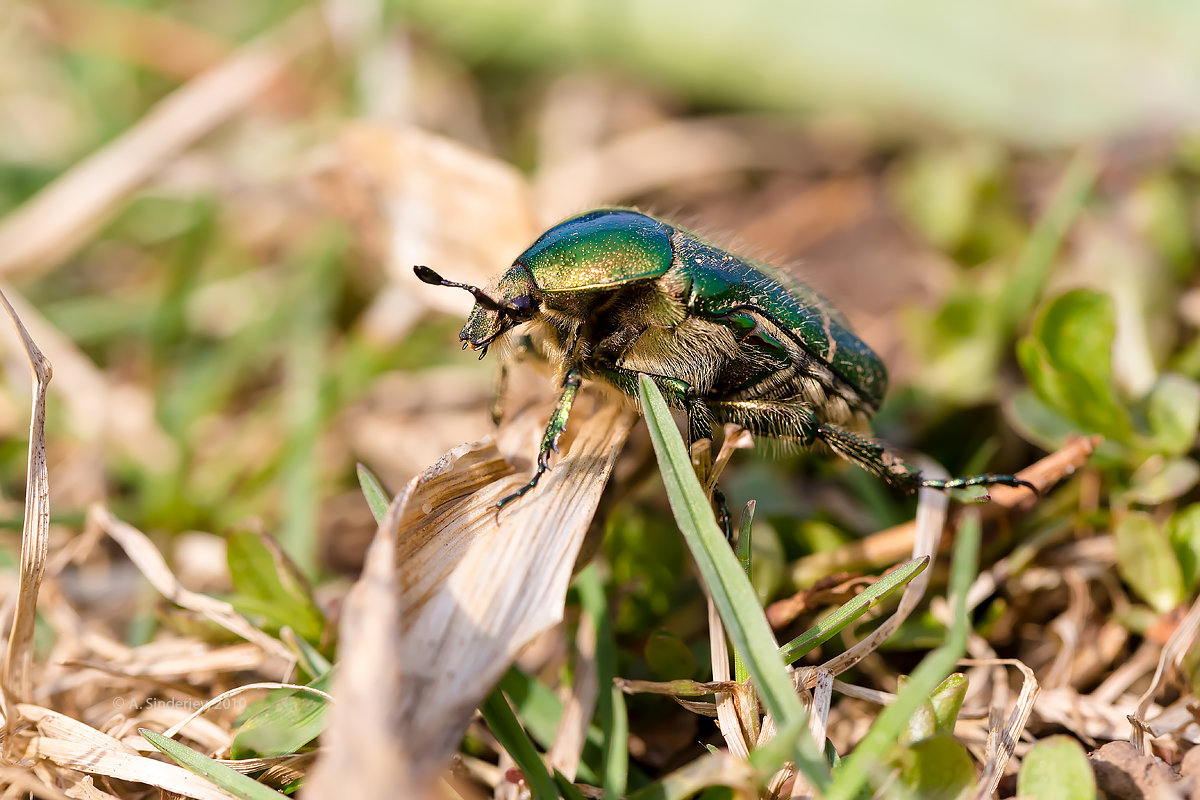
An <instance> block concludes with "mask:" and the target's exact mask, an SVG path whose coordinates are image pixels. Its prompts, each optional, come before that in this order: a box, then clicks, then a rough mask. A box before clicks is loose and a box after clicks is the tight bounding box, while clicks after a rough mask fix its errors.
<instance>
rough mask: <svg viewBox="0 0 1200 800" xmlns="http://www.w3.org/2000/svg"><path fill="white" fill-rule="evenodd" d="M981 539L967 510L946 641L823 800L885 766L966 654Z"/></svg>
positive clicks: (842, 795)
mask: <svg viewBox="0 0 1200 800" xmlns="http://www.w3.org/2000/svg"><path fill="white" fill-rule="evenodd" d="M979 540H980V522H979V512H978V511H977V510H974V509H970V510H968V511H967V512H966V513H964V514H963V516H962V522H961V524H960V525H959V529H958V536H957V541H956V542H955V546H954V558H953V561H952V563H951V565H950V587H949V596H950V598H951V604H952V607H953V609H954V621H953V624H952V625H951V626H950V629H949V630H948V631H947V633H946V641H945V643H944V644H942V646H941V647H938V648H937V649H936V650H934V651H933V652H931V653H930V654H929V655H928V656H926V657H925V658H924V659H923V660H922V661H921V663H920V664H918V665H917V668H916V669H915V670H913V672H912V674H911V675H910V676H909V678H908V682H907V683H906V684H905V686H904V688H903V689H902V690H901V691H900V693H899V694H898V695H897V696H896V700H895V702H893V703H892V704H891V705H889V706H887V707H886V708H884V709H883V710H882V711H881V712H880V713H879V716H878V717H876V718H875V722H874V723H873V724H872V725H871V728H870V729H869V730H868V731H867V734H866V736H864V737H863V738H862V741H860V742H859V743H858V746H857V747H855V748H854V750H853V752H851V753H850V754H849V755H848V756H846V758H844V759H843V760H842V763H841V765H840V766H839V768H838V771H837V774H836V775H835V776H834V780H833V785H832V786H830V787H829V791H828V793H827V794H826V800H853V798H856V797H858V796H859V792H860V791H861V789H862V787H863V784H864V783H865V782H866V781H867V779H868V778H869V777H871V775H872V774H874V773H875V772H876V771H877V770H878V767H879V765H880V764H882V763H884V758H885V756H886V754H887V751H888V750H889V749H891V748H892V747H893V746H895V744H896V742H897V740H898V739H899V736H900V733H901V732H902V731H903V730H904V727H905V725H906V724H907V723H908V720H909V719H910V718H911V717H912V715H913V714H914V713H915V712H916V711H917V709H918V708H919V707H920V706H921V705H922V704H923V703H924V702H926V700H927V699H928V698H929V696H930V695H931V694H932V693H933V691H934V689H936V688H937V686H938V684H939V683H941V682H942V681H943V680H945V678H946V676H948V675H949V674H950V673H951V672H952V671H953V669H954V666H955V664H956V663H957V662H958V659H960V658H962V656H963V653H965V652H966V649H967V632H968V621H967V591H968V590H969V589H970V588H971V581H972V580H973V579H974V577H975V572H976V569H977V563H978V559H979Z"/></svg>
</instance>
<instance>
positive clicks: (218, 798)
mask: <svg viewBox="0 0 1200 800" xmlns="http://www.w3.org/2000/svg"><path fill="white" fill-rule="evenodd" d="M17 713H18V714H19V715H20V717H21V719H22V720H26V721H28V722H32V723H34V724H35V725H37V728H38V733H39V734H40V735H39V736H35V737H32V738H31V739H30V741H29V744H28V746H27V748H26V751H25V754H24V757H25V758H27V759H46V760H48V761H51V762H53V763H55V764H58V765H59V766H62V767H67V768H69V769H73V770H78V771H80V772H86V773H88V774H90V775H105V776H107V777H109V778H116V779H118V780H125V781H134V782H136V783H143V784H146V785H149V786H155V787H157V788H159V789H161V790H163V791H165V792H174V793H175V794H178V795H182V796H184V797H191V798H195V800H230V798H232V797H233V795H230V794H228V793H227V792H225V791H223V790H221V789H218V788H217V787H215V786H213V785H212V784H211V783H209V782H208V781H207V780H205V779H204V778H201V777H200V776H199V775H194V774H192V773H191V772H188V771H187V770H185V769H183V768H182V767H177V766H175V765H174V764H165V763H163V762H162V761H157V760H155V759H153V758H147V757H145V756H142V755H140V754H138V753H137V752H136V751H135V750H134V749H133V748H131V747H129V746H128V745H127V744H125V743H124V742H122V741H120V740H119V739H114V738H113V737H111V736H108V735H106V734H103V733H101V732H100V731H98V730H96V729H95V728H92V727H90V726H88V725H85V724H83V723H82V722H79V721H77V720H74V719H71V718H70V717H68V716H66V715H63V714H58V713H56V712H54V711H51V710H49V709H46V708H42V707H40V706H33V705H28V704H22V705H19V706H17Z"/></svg>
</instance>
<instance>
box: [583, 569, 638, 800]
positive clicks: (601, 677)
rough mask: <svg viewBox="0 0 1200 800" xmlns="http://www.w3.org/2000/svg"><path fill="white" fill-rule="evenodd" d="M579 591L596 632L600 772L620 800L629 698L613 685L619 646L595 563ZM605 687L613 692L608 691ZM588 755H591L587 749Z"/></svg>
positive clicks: (606, 788) (625, 773) (625, 771)
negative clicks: (626, 713)
mask: <svg viewBox="0 0 1200 800" xmlns="http://www.w3.org/2000/svg"><path fill="white" fill-rule="evenodd" d="M575 590H576V591H577V592H578V593H579V605H580V608H581V609H582V610H583V613H584V614H586V615H587V617H588V618H589V619H590V620H591V622H592V625H593V627H594V629H595V631H596V683H597V685H598V687H599V693H598V696H597V701H596V715H595V722H596V724H597V725H598V726H599V727H600V731H601V733H602V735H603V742H604V751H603V752H604V761H603V764H602V765H601V766H600V771H601V773H602V774H603V776H604V777H603V784H604V794H605V797H607V798H612V800H617V799H618V798H620V797H623V796H624V795H625V791H626V788H627V785H628V782H629V721H628V719H627V718H626V715H625V696H624V695H623V694H622V693H621V692H620V690H618V689H617V688H616V686H614V685H613V678H615V677H616V672H617V643H616V640H615V639H614V636H613V629H612V621H611V620H610V619H609V615H608V598H607V597H605V593H604V580H603V578H602V577H601V575H600V570H599V569H597V568H596V565H595V564H589V565H588V566H587V567H586V568H585V569H584V570H583V571H582V572H580V573H579V574H578V575H577V576H575ZM605 687H608V689H609V690H608V691H607V692H606V691H605ZM584 755H585V756H586V755H587V752H586V748H585V752H584ZM581 766H582V765H581Z"/></svg>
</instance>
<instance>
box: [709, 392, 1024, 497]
mask: <svg viewBox="0 0 1200 800" xmlns="http://www.w3.org/2000/svg"><path fill="white" fill-rule="evenodd" d="M713 410H714V411H715V412H716V414H717V417H718V418H720V419H725V420H728V421H729V422H736V423H738V424H739V425H742V426H743V427H745V428H746V429H748V430H749V431H750V432H751V433H755V434H759V435H761V436H767V437H785V438H788V439H793V440H795V441H797V442H798V443H800V444H801V445H804V446H809V445H811V444H812V443H813V442H814V441H821V442H824V443H825V444H826V445H828V446H829V448H830V449H831V450H833V451H834V452H835V453H837V454H838V455H839V456H841V457H842V458H844V459H846V460H847V461H851V462H853V463H855V464H858V465H859V466H860V467H862V468H863V469H865V470H866V471H867V472H870V473H871V474H872V475H875V476H876V477H878V478H880V479H881V480H883V481H884V482H885V483H887V484H888V485H889V486H894V487H895V488H897V489H901V490H903V491H905V492H909V493H911V492H915V491H916V490H917V489H920V488H929V489H964V488H967V487H969V486H997V485H999V486H1024V487H1026V488H1028V489H1030V490H1032V491H1033V492H1034V493H1036V492H1037V489H1035V488H1034V486H1033V485H1032V484H1030V483H1029V482H1028V481H1023V480H1021V479H1020V478H1017V477H1015V476H1013V475H973V476H970V477H965V478H952V479H948V480H940V479H936V478H926V477H924V476H922V475H921V471H920V470H919V469H917V468H916V467H914V466H912V465H911V464H908V463H906V462H905V461H904V460H903V459H901V458H899V457H898V456H896V455H893V454H892V453H891V452H890V451H889V450H888V449H887V448H886V447H885V446H884V445H882V444H880V443H879V442H876V441H874V440H872V439H868V438H866V437H864V436H859V435H858V434H856V433H851V432H850V431H848V430H846V429H844V428H841V427H839V426H837V425H831V424H828V423H823V422H820V421H819V420H818V419H817V418H816V415H815V414H813V412H812V409H810V408H809V407H808V406H806V405H803V404H799V403H786V402H780V401H775V400H727V401H721V402H715V403H713Z"/></svg>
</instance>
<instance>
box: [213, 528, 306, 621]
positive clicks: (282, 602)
mask: <svg viewBox="0 0 1200 800" xmlns="http://www.w3.org/2000/svg"><path fill="white" fill-rule="evenodd" d="M226 558H227V561H228V562H229V572H230V575H231V577H232V580H233V588H234V592H235V594H234V596H233V597H231V598H230V602H231V603H232V604H233V606H234V608H236V609H237V611H238V613H240V614H244V615H245V616H247V617H250V618H251V619H252V620H255V621H256V622H257V623H259V624H260V626H261V627H264V628H268V629H271V630H278V629H279V628H283V627H285V626H286V627H289V628H291V629H292V630H293V631H295V632H296V634H297V635H299V636H301V637H303V638H305V639H307V640H309V641H310V642H315V641H319V640H320V638H321V634H322V633H323V632H324V630H325V616H324V614H322V613H321V609H320V608H319V607H318V606H317V604H316V601H315V600H313V597H312V593H311V588H310V587H309V584H308V581H307V580H305V578H304V576H303V575H302V574H301V573H300V570H299V569H298V568H297V566H296V564H295V563H294V562H293V561H292V560H291V559H290V558H288V557H287V555H286V554H285V553H284V552H283V550H282V549H281V548H280V547H279V544H278V543H277V542H276V541H275V540H274V539H273V538H271V537H270V536H268V535H267V534H265V533H254V532H251V531H245V530H235V531H233V532H231V533H230V534H229V536H228V550H227V556H226Z"/></svg>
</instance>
